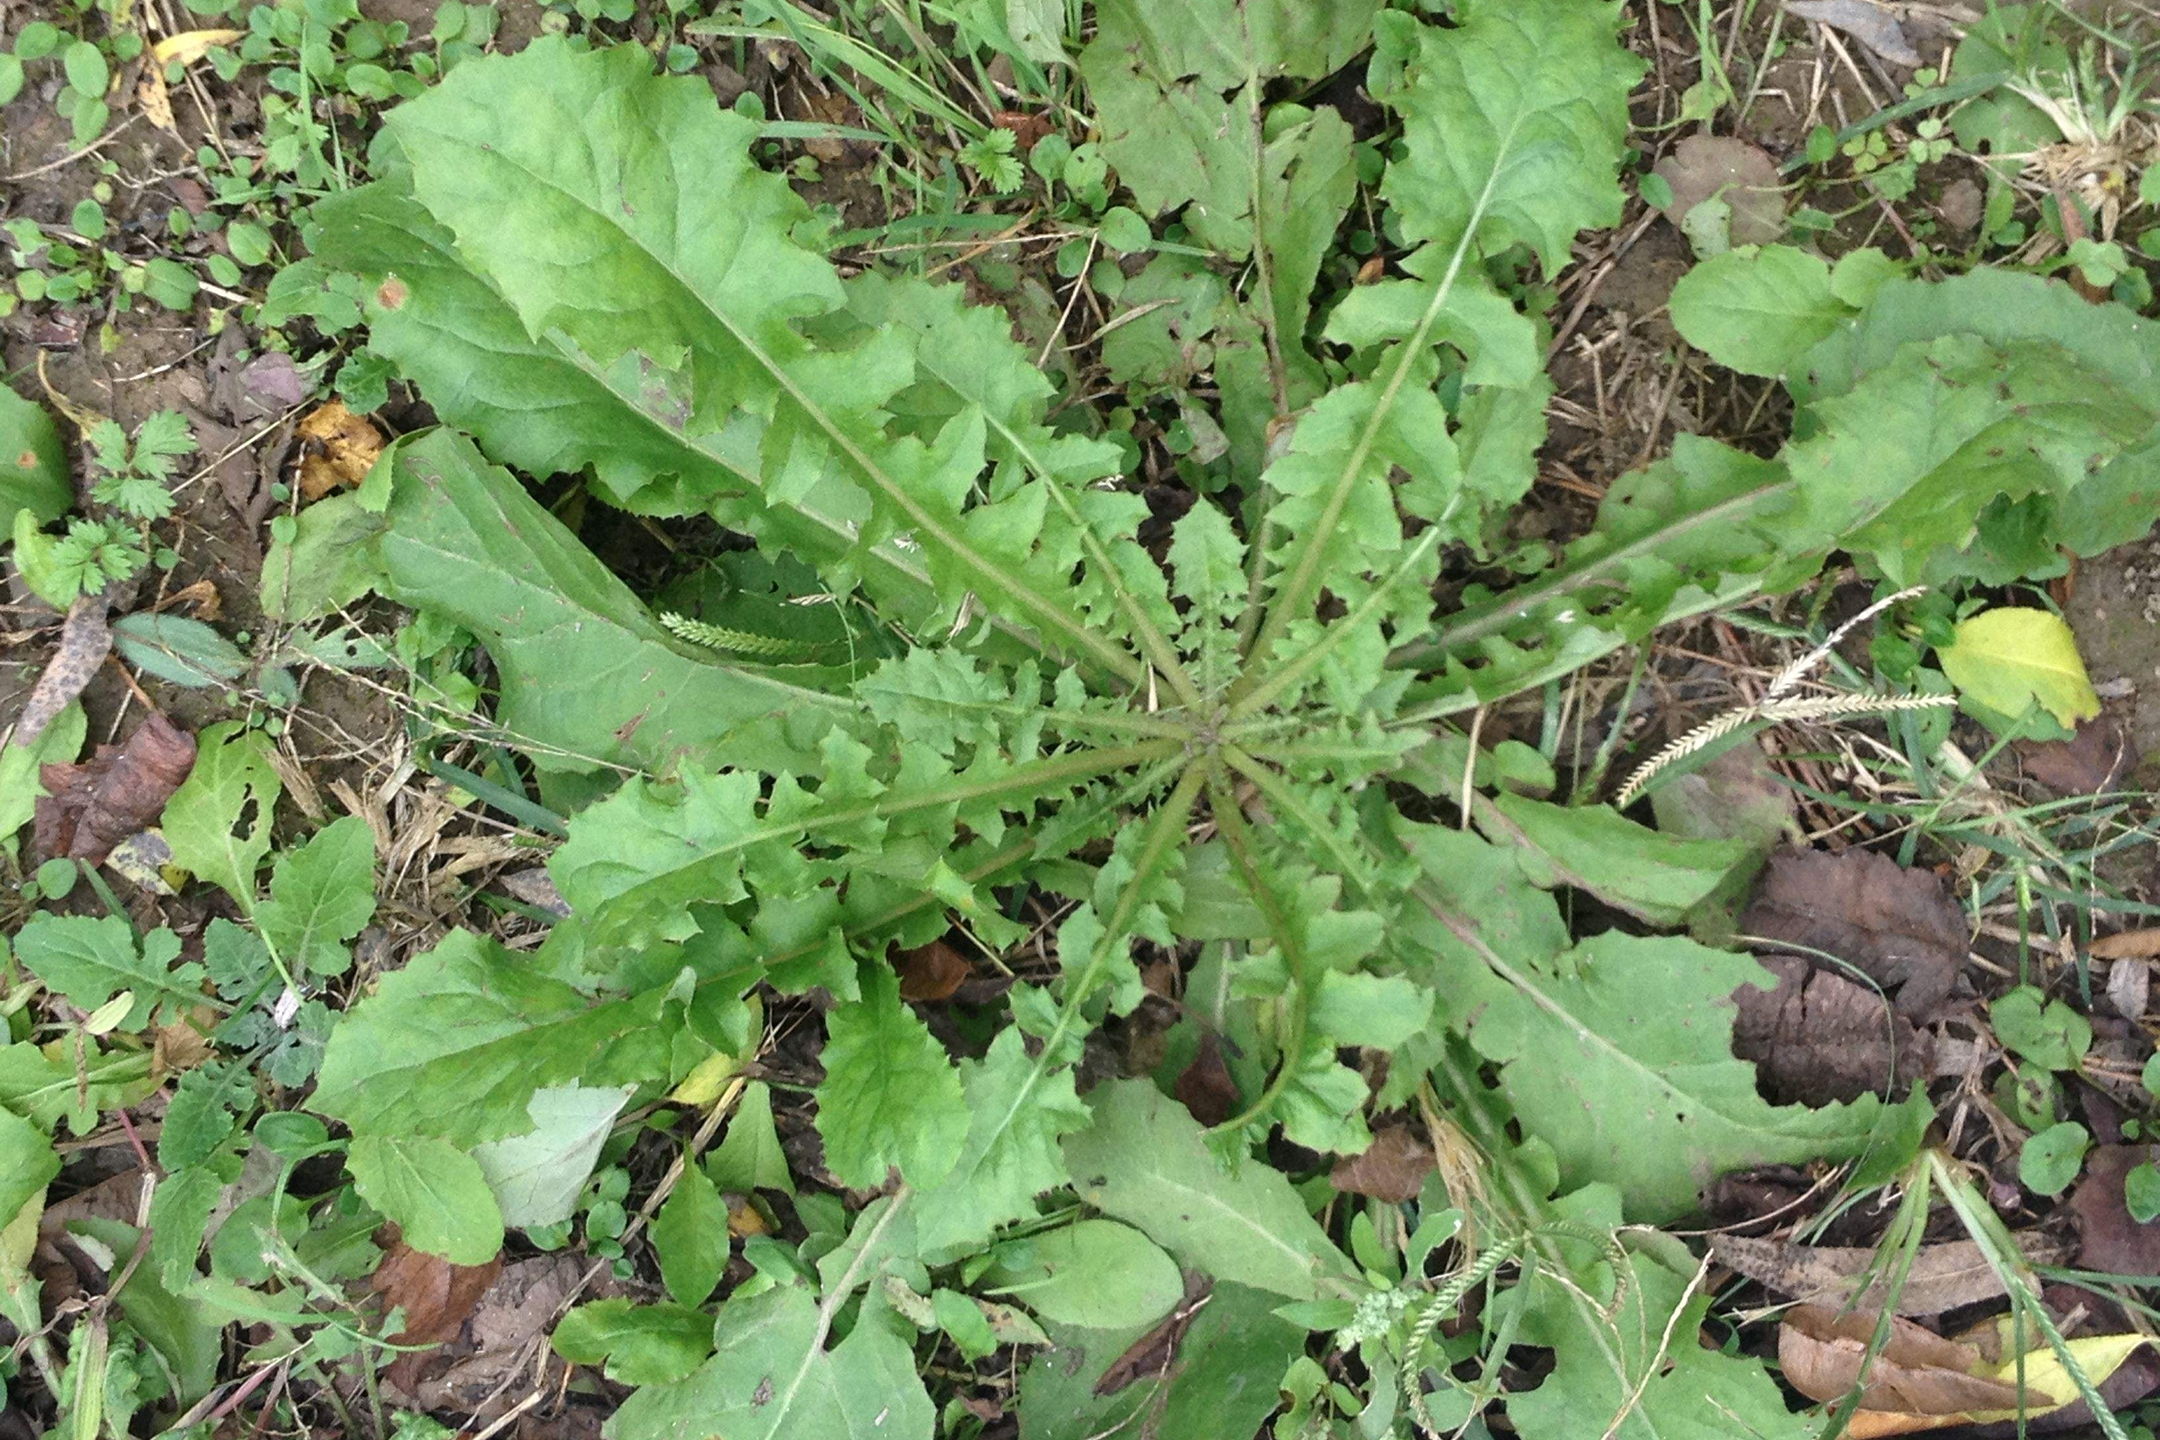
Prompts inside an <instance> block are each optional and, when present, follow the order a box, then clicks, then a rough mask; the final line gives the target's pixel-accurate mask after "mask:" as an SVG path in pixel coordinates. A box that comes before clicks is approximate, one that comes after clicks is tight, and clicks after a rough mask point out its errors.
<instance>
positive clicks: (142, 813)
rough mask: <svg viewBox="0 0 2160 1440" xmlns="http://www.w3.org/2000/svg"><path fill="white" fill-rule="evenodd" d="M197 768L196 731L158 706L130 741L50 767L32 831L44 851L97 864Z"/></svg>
mask: <svg viewBox="0 0 2160 1440" xmlns="http://www.w3.org/2000/svg"><path fill="white" fill-rule="evenodd" d="M194 768H195V737H194V736H192V735H190V734H188V733H187V732H186V731H184V730H182V729H180V728H179V727H178V726H176V725H174V724H173V723H172V722H171V721H170V720H167V719H166V718H165V717H164V716H163V715H160V714H158V713H156V712H152V713H151V715H150V718H149V719H147V720H145V721H143V723H142V724H140V725H138V726H136V727H135V733H134V734H132V735H130V736H128V738H127V740H126V741H125V742H124V743H122V744H119V745H100V746H98V748H97V753H96V754H95V755H93V756H92V757H91V758H90V759H89V760H88V761H87V762H86V763H84V764H81V765H47V766H45V767H44V768H43V769H42V770H40V771H39V772H38V778H39V780H40V781H41V782H43V784H44V786H45V791H46V793H45V794H43V795H40V796H39V797H38V801H37V823H36V827H35V830H34V831H33V835H34V839H35V842H36V846H37V850H38V853H39V854H41V855H44V856H45V857H46V858H48V859H56V858H58V857H61V856H68V857H71V858H73V859H76V860H87V861H89V862H90V863H91V864H93V865H96V864H99V863H100V862H102V861H103V860H104V859H105V857H106V856H107V855H108V854H110V853H111V852H112V848H113V847H114V846H115V845H118V844H119V843H120V842H121V841H122V840H125V839H127V837H128V836H130V835H133V834H135V833H136V832H137V831H139V830H141V829H143V828H145V827H146V826H148V825H149V824H151V822H153V821H155V820H156V819H157V817H158V815H159V814H160V812H162V811H163V810H164V809H165V802H166V801H167V800H170V799H171V798H172V794H173V792H174V791H175V790H178V789H179V788H180V782H182V781H183V780H185V779H187V777H188V771H190V770H192V769H194Z"/></svg>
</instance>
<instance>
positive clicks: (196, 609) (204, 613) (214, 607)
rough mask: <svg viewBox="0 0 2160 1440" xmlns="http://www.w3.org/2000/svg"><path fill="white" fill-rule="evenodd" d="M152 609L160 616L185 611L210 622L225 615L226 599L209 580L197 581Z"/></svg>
mask: <svg viewBox="0 0 2160 1440" xmlns="http://www.w3.org/2000/svg"><path fill="white" fill-rule="evenodd" d="M150 608H151V609H152V610H155V611H156V612H158V613H159V614H160V615H162V614H164V613H165V612H166V611H168V610H184V611H186V612H187V613H188V614H190V615H192V616H194V617H195V618H196V619H197V620H202V621H210V620H215V619H218V618H219V617H220V616H222V615H223V614H224V613H225V597H224V596H222V595H220V594H218V589H217V586H215V585H213V584H211V583H210V582H209V581H208V580H197V581H196V582H195V583H194V584H192V585H183V586H181V587H180V588H179V589H178V590H175V591H173V593H172V594H170V595H168V596H166V597H165V598H164V599H163V600H160V601H158V603H157V604H155V605H153V606H151V607H150Z"/></svg>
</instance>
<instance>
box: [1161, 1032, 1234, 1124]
mask: <svg viewBox="0 0 2160 1440" xmlns="http://www.w3.org/2000/svg"><path fill="white" fill-rule="evenodd" d="M1175 1093H1176V1095H1177V1098H1178V1103H1179V1104H1181V1105H1183V1106H1184V1107H1185V1108H1186V1109H1187V1110H1189V1111H1191V1112H1192V1117H1193V1119H1195V1120H1198V1121H1199V1122H1200V1123H1201V1124H1202V1125H1220V1124H1222V1123H1223V1121H1225V1120H1228V1119H1229V1118H1230V1117H1231V1116H1232V1115H1235V1114H1237V1113H1238V1106H1239V1104H1240V1103H1241V1102H1242V1100H1243V1097H1242V1096H1240V1095H1239V1094H1238V1088H1237V1080H1236V1079H1235V1077H1233V1076H1232V1075H1231V1074H1230V1066H1229V1065H1228V1063H1226V1062H1225V1061H1224V1060H1223V1053H1222V1041H1221V1040H1219V1039H1217V1038H1216V1037H1215V1036H1214V1035H1213V1034H1206V1035H1202V1036H1201V1037H1200V1053H1199V1054H1197V1055H1195V1056H1193V1059H1192V1063H1191V1064H1190V1065H1187V1066H1186V1067H1185V1068H1184V1070H1182V1071H1180V1072H1179V1074H1178V1077H1177V1085H1176V1087H1175Z"/></svg>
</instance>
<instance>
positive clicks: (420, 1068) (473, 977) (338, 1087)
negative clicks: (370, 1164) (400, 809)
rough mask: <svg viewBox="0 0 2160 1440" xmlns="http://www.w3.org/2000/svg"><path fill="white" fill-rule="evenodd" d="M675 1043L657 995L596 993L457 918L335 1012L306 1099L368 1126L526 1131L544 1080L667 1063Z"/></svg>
mask: <svg viewBox="0 0 2160 1440" xmlns="http://www.w3.org/2000/svg"><path fill="white" fill-rule="evenodd" d="M667 1043H668V1035H667V1031H666V1029H665V1028H664V1027H663V1026H662V1023H661V1015H660V1007H659V1002H658V1000H657V999H646V998H640V999H631V1000H598V999H594V998H593V997H591V996H588V995H586V994H584V993H582V992H580V991H579V990H577V989H575V988H574V987H572V986H570V985H567V984H565V983H563V982H562V981H560V980H557V979H553V978H551V977H549V976H547V975H543V974H540V973H538V972H536V971H535V970H534V969H533V967H532V966H531V964H530V963H529V962H528V961H526V960H523V959H521V958H517V957H513V956H512V955H511V954H510V953H509V952H508V951H506V950H504V949H503V948H502V946H500V945H499V944H497V943H496V942H494V941H493V940H490V939H488V938H486V937H485V936H482V935H479V934H476V933H474V932H472V931H470V930H456V931H452V932H451V933H450V934H449V935H447V936H445V937H444V938H443V940H442V942H441V943H440V944H438V945H436V947H435V948H434V949H432V950H429V951H427V952H425V953H423V954H421V955H417V956H415V957H414V958H413V959H412V960H411V961H410V962H408V963H407V964H406V966H405V968H404V969H402V970H398V971H396V972H394V973H392V974H389V975H386V976H384V977H383V979H382V981H381V982H380V984H379V985H378V986H377V988H376V990H375V993H374V994H372V995H370V996H368V997H366V998H365V999H363V1000H361V1001H360V1003H359V1004H357V1005H355V1006H353V1007H352V1008H351V1009H349V1010H347V1011H346V1012H345V1014H344V1015H343V1016H342V1017H341V1018H340V1019H339V1020H338V1025H337V1029H336V1030H334V1031H333V1032H332V1033H331V1036H330V1044H329V1048H328V1049H327V1050H326V1051H325V1052H324V1055H323V1062H322V1069H321V1071H320V1072H319V1074H318V1077H317V1080H316V1086H315V1092H314V1095H313V1096H312V1097H311V1098H310V1100H309V1102H308V1103H309V1107H310V1108H311V1109H314V1110H315V1111H317V1112H318V1113H320V1114H323V1115H327V1116H329V1117H331V1118H332V1119H335V1120H340V1121H343V1122H344V1123H345V1124H347V1125H349V1126H351V1127H352V1129H353V1130H354V1131H355V1132H356V1133H359V1134H384V1135H433V1136H439V1137H441V1138H443V1139H446V1140H449V1141H451V1142H452V1143H454V1144H459V1145H474V1144H478V1143H481V1142H483V1141H489V1140H502V1139H506V1138H508V1137H510V1136H512V1135H517V1134H522V1133H524V1132H526V1131H528V1130H529V1129H530V1128H531V1126H532V1123H533V1121H532V1116H531V1114H530V1112H529V1111H528V1108H527V1107H528V1105H529V1104H530V1102H531V1100H532V1097H533V1093H534V1092H535V1091H537V1090H540V1089H542V1088H543V1087H546V1086H551V1085H568V1084H570V1083H572V1082H579V1083H582V1084H583V1085H586V1086H589V1087H600V1086H607V1085H620V1084H629V1083H637V1082H640V1081H644V1080H647V1079H650V1078H653V1077H655V1076H664V1075H666V1074H667V1073H668V1064H667Z"/></svg>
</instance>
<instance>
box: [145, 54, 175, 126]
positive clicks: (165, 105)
mask: <svg viewBox="0 0 2160 1440" xmlns="http://www.w3.org/2000/svg"><path fill="white" fill-rule="evenodd" d="M135 104H136V106H137V107H138V108H139V109H141V111H142V114H143V119H145V120H148V121H149V122H150V123H151V124H152V125H155V126H157V128H158V129H160V130H163V131H164V132H165V133H166V134H168V135H178V134H179V133H180V127H179V125H178V124H177V123H176V122H175V121H174V120H173V109H172V93H171V92H170V91H169V90H167V89H166V88H165V72H164V71H162V70H160V69H158V68H157V67H156V66H155V65H145V66H144V67H143V72H142V78H141V79H140V80H138V81H136V82H135Z"/></svg>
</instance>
